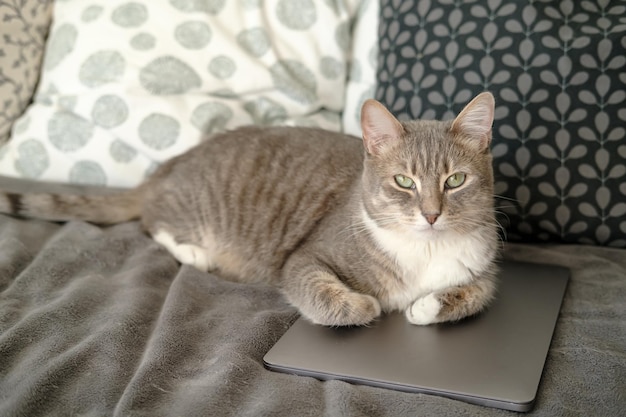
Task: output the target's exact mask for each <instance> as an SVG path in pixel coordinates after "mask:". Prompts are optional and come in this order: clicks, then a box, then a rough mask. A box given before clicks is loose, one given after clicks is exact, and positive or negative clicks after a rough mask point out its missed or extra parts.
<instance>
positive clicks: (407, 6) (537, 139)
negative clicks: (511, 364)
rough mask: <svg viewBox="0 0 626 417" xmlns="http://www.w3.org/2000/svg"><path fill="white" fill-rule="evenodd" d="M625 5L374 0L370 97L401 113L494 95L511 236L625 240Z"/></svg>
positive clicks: (440, 113) (443, 110) (443, 111)
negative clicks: (374, 69) (375, 59)
mask: <svg viewBox="0 0 626 417" xmlns="http://www.w3.org/2000/svg"><path fill="white" fill-rule="evenodd" d="M625 13H626V5H624V4H620V5H617V4H615V3H611V2H605V1H585V2H574V1H567V0H566V1H561V2H536V1H525V2H518V1H508V2H506V1H505V2H453V1H443V0H442V1H440V2H431V1H414V0H406V1H402V2H396V1H389V0H383V1H382V6H381V25H380V38H379V42H380V44H379V47H380V54H381V56H380V60H379V67H378V74H377V81H378V87H377V91H376V97H377V98H378V99H380V100H381V101H382V102H383V103H384V104H385V105H387V106H388V107H389V108H390V109H391V110H392V111H393V112H394V113H395V114H396V115H397V116H399V117H400V118H404V119H407V118H411V119H412V118H450V117H452V116H453V115H454V114H456V113H457V112H458V111H460V110H461V108H462V107H463V105H464V104H466V103H467V102H468V101H469V100H470V99H471V98H472V97H473V96H474V95H476V94H477V93H479V92H481V91H483V90H489V91H491V92H493V93H494V95H495V97H496V102H497V108H496V121H495V123H494V139H493V154H494V169H495V176H496V193H497V194H498V195H499V196H500V197H501V199H500V202H499V207H498V210H499V211H500V212H501V213H502V214H503V217H502V219H501V220H502V221H503V223H505V224H506V226H507V234H508V238H509V239H511V240H527V241H551V242H571V243H586V244H600V245H609V246H616V247H626V239H625V238H624V236H625V235H626V217H625V215H626V203H625V200H626V130H625V129H624V122H625V121H626V105H625V104H624V102H625V98H626V74H625V73H624V72H623V71H624V67H625V65H626V53H625V48H626V22H624V20H623V16H624V15H625Z"/></svg>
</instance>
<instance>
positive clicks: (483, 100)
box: [451, 93, 495, 150]
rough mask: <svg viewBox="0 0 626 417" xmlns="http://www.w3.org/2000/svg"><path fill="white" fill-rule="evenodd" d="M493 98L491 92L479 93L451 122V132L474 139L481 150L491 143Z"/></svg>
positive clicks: (493, 111) (493, 110)
mask: <svg viewBox="0 0 626 417" xmlns="http://www.w3.org/2000/svg"><path fill="white" fill-rule="evenodd" d="M494 113H495V100H494V98H493V95H492V94H491V93H480V94H479V95H477V96H476V97H475V98H474V99H473V100H472V101H470V102H469V104H468V105H467V106H465V108H464V109H463V110H462V111H461V113H459V115H458V116H457V117H456V119H454V121H453V122H452V129H451V130H452V132H453V133H456V134H462V135H464V136H468V137H470V138H472V139H474V140H476V141H477V142H476V143H478V144H479V146H480V148H481V150H484V149H487V148H488V147H489V144H490V143H491V129H492V126H493V118H494Z"/></svg>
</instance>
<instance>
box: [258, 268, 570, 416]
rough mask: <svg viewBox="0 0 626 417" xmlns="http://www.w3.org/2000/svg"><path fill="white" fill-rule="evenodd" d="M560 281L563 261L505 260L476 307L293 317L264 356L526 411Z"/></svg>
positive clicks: (308, 370) (282, 368)
mask: <svg viewBox="0 0 626 417" xmlns="http://www.w3.org/2000/svg"><path fill="white" fill-rule="evenodd" d="M568 279H569V270H568V269H566V268H562V267H557V266H549V265H540V264H528V263H517V262H504V263H502V264H501V271H500V283H499V287H498V295H497V297H496V300H495V301H494V302H493V303H492V304H491V305H490V307H489V308H488V309H487V310H485V311H484V312H483V313H481V314H479V315H476V316H474V317H470V318H467V319H464V320H461V321H459V322H456V323H442V324H435V325H429V326H416V325H412V324H410V323H408V322H407V320H406V319H405V317H404V315H403V314H400V313H393V314H388V315H385V316H383V317H382V318H380V319H379V320H378V321H376V322H375V323H373V324H372V325H371V326H368V327H338V328H331V327H324V326H318V325H314V324H311V323H309V322H308V321H306V320H304V319H302V318H300V319H298V320H297V321H296V322H295V323H294V325H293V326H292V327H290V328H289V330H288V331H287V332H286V333H285V334H284V335H283V337H282V338H281V339H280V340H279V341H278V342H277V343H276V345H275V346H274V347H273V348H272V349H271V350H270V351H269V352H268V353H267V354H266V355H265V357H264V358H263V360H264V363H265V366H266V367H267V368H268V369H270V370H273V371H278V372H284V373H289V374H296V375H303V376H309V377H314V378H317V379H321V380H328V379H339V380H343V381H346V382H350V383H354V384H364V385H371V386H375V387H382V388H388V389H394V390H400V391H406V392H415V393H426V394H435V395H442V396H446V397H450V398H454V399H458V400H462V401H466V402H470V403H474V404H480V405H484V406H489V407H496V408H502V409H506V410H512V411H530V410H531V408H532V407H533V405H534V402H535V397H536V394H537V388H538V386H539V381H540V379H541V374H542V371H543V367H544V363H545V360H546V357H547V353H548V349H549V347H550V342H551V339H552V334H553V332H554V329H555V326H556V323H557V318H558V315H559V310H560V307H561V301H562V299H563V296H564V294H565V288H566V286H567V281H568Z"/></svg>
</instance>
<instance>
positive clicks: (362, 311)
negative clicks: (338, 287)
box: [305, 291, 382, 326]
mask: <svg viewBox="0 0 626 417" xmlns="http://www.w3.org/2000/svg"><path fill="white" fill-rule="evenodd" d="M339 298H340V299H339V300H333V301H332V302H331V303H329V305H328V306H325V307H323V308H321V309H319V310H318V311H315V312H313V314H305V316H307V318H308V319H309V320H311V321H312V322H313V323H315V324H321V325H323V326H363V325H366V324H369V323H371V322H372V321H374V319H376V318H377V317H378V316H380V313H381V311H382V309H381V307H380V302H379V301H378V300H377V299H376V298H374V297H372V296H371V295H367V294H361V293H357V292H352V291H350V292H346V293H345V294H342V296H341V297H339Z"/></svg>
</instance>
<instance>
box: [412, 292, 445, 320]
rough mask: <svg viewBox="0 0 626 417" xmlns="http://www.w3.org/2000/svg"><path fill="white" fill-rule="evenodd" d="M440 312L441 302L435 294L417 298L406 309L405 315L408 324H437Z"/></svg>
mask: <svg viewBox="0 0 626 417" xmlns="http://www.w3.org/2000/svg"><path fill="white" fill-rule="evenodd" d="M440 311H441V302H439V299H438V298H437V296H436V295H435V294H428V295H426V296H424V297H422V298H418V299H417V300H415V301H414V302H413V304H411V305H410V306H409V308H407V309H406V312H405V315H406V318H407V320H408V321H409V323H412V324H419V325H426V324H432V323H437V322H438V321H440V320H438V319H437V317H438V316H439V312H440Z"/></svg>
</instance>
